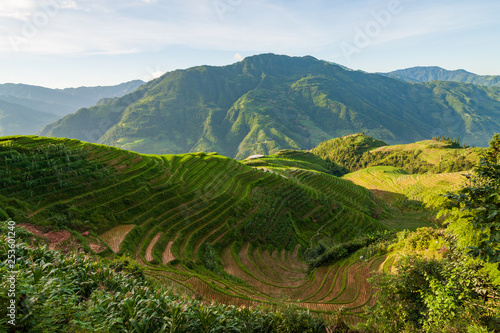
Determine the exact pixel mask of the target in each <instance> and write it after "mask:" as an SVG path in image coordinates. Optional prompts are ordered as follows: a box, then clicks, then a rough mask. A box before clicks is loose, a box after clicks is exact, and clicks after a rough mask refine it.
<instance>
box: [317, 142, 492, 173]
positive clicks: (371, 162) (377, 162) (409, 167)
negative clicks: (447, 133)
mask: <svg viewBox="0 0 500 333" xmlns="http://www.w3.org/2000/svg"><path fill="white" fill-rule="evenodd" d="M482 150H483V148H470V147H467V146H466V145H463V146H461V145H460V142H459V140H458V138H456V139H453V140H451V139H445V138H442V139H439V138H435V139H433V140H423V141H418V142H415V143H409V144H400V145H392V146H389V145H387V144H386V143H385V142H383V141H380V140H376V139H374V138H372V137H369V136H367V135H365V134H364V133H357V134H351V135H347V136H343V137H340V138H335V139H332V140H328V141H324V142H322V143H320V144H319V145H318V146H317V147H316V148H314V149H312V150H311V152H312V153H313V154H315V155H317V156H318V157H320V158H321V159H324V160H326V161H329V162H330V163H331V164H332V165H335V166H336V168H337V170H339V171H345V172H344V174H345V173H348V172H353V171H357V170H361V169H364V168H367V167H371V166H393V167H397V168H401V169H404V170H405V171H406V172H408V173H442V172H458V171H467V170H470V169H471V168H472V167H473V166H474V165H475V164H477V163H478V162H479V155H480V153H481V151H482Z"/></svg>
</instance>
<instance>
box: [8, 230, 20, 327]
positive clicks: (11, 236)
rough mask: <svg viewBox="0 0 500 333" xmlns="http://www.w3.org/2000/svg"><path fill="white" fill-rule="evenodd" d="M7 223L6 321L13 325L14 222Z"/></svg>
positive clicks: (14, 286) (14, 291)
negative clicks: (7, 301)
mask: <svg viewBox="0 0 500 333" xmlns="http://www.w3.org/2000/svg"><path fill="white" fill-rule="evenodd" d="M7 224H8V229H9V231H8V233H7V238H6V241H7V244H8V247H9V249H8V251H7V254H8V255H7V267H8V269H9V270H8V274H7V276H6V279H7V288H8V289H7V297H8V298H9V303H8V305H7V322H8V323H9V325H12V326H15V325H16V315H17V309H16V280H17V277H16V274H17V271H16V261H17V260H16V259H17V258H16V222H14V221H9V222H7Z"/></svg>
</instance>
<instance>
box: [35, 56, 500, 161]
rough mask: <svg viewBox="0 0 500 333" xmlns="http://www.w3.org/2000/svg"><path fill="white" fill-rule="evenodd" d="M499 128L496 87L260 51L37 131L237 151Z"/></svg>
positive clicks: (479, 134)
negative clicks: (405, 77)
mask: <svg viewBox="0 0 500 333" xmlns="http://www.w3.org/2000/svg"><path fill="white" fill-rule="evenodd" d="M498 128H500V88H496V87H490V88H487V87H482V86H475V85H470V84H462V83H455V82H432V83H424V84H409V83H406V82H401V81H400V80H395V79H391V78H387V77H384V76H381V75H377V74H368V73H364V72H359V71H349V70H345V69H343V68H341V67H339V66H337V65H335V64H331V63H328V62H325V61H320V60H317V59H315V58H313V57H310V56H306V57H288V56H280V55H274V54H263V55H258V56H253V57H248V58H245V59H244V60H243V61H241V62H238V63H235V64H233V65H229V66H224V67H213V66H198V67H193V68H190V69H187V70H176V71H173V72H170V73H167V74H165V75H163V76H162V77H160V78H158V79H156V80H154V81H151V82H149V83H147V84H145V85H143V86H141V87H140V88H139V89H138V90H136V91H134V92H133V93H131V94H128V95H126V96H124V97H122V98H118V99H116V100H114V101H112V102H111V103H109V104H106V105H99V106H94V107H91V108H87V109H82V110H79V111H78V112H77V113H75V114H73V115H69V116H67V117H65V118H63V119H60V120H58V121H57V122H55V123H53V124H51V125H49V126H47V127H46V128H45V129H44V130H43V131H42V132H41V135H45V136H54V137H71V138H76V139H80V140H85V141H90V142H98V143H103V144H107V145H112V146H117V147H120V148H124V149H129V150H134V151H138V152H142V153H162V154H163V153H181V152H195V151H217V152H219V153H220V154H223V155H225V156H231V157H235V158H236V159H243V158H245V157H247V156H249V155H252V154H265V155H267V154H272V153H275V152H277V151H279V150H281V149H311V148H313V147H315V146H316V145H318V144H319V143H320V142H322V141H325V140H328V139H331V138H334V137H339V136H343V135H346V134H352V133H359V132H365V133H366V134H367V135H370V136H373V137H375V138H377V139H380V140H383V141H385V142H388V143H405V142H415V141H418V140H424V139H430V138H431V137H433V136H436V135H438V136H441V135H444V136H449V137H460V138H462V139H463V140H465V141H466V142H467V143H468V144H472V145H479V146H481V145H484V146H486V145H487V142H488V140H489V139H490V138H491V136H492V135H493V134H494V133H495V132H497V131H498Z"/></svg>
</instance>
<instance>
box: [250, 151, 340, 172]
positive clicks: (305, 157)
mask: <svg viewBox="0 0 500 333" xmlns="http://www.w3.org/2000/svg"><path fill="white" fill-rule="evenodd" d="M241 162H242V163H243V164H246V165H248V166H252V167H271V168H296V169H304V170H313V171H319V172H324V173H331V174H334V175H342V171H343V168H340V167H338V166H335V165H333V164H332V163H329V162H327V161H326V160H324V159H322V158H319V157H318V156H316V155H314V154H312V153H310V152H306V151H301V150H280V151H279V152H277V153H276V154H274V155H268V156H263V157H260V158H255V159H246V160H243V161H241Z"/></svg>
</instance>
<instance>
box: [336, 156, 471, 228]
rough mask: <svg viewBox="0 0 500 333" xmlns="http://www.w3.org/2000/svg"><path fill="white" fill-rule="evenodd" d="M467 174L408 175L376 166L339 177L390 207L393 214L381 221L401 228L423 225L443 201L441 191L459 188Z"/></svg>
mask: <svg viewBox="0 0 500 333" xmlns="http://www.w3.org/2000/svg"><path fill="white" fill-rule="evenodd" d="M467 173H468V172H466V171H462V172H452V173H440V174H409V173H407V172H406V171H404V170H401V169H398V168H395V167H390V166H376V167H369V168H366V169H363V170H359V171H356V172H352V173H349V174H347V175H345V176H343V179H347V180H350V181H352V182H353V183H354V184H357V185H360V186H364V187H365V188H367V189H369V190H370V191H371V192H372V193H374V194H375V195H376V196H377V197H379V198H380V199H381V200H382V201H383V202H385V203H386V204H387V207H388V208H389V209H391V208H392V213H393V214H392V215H393V216H392V217H391V218H389V219H387V220H385V221H383V222H384V224H385V225H387V226H388V227H391V228H397V229H404V228H408V227H411V226H412V225H414V226H415V227H419V226H427V225H428V222H425V221H429V220H432V219H433V218H432V216H433V211H434V210H436V209H437V208H438V207H439V205H440V204H441V203H442V202H443V201H444V200H445V198H444V197H443V196H441V194H444V193H446V192H447V191H452V190H456V189H458V188H460V185H461V184H462V183H463V182H464V181H465V180H466V178H465V175H466V174H467ZM394 211H399V214H398V213H394ZM401 211H404V214H401ZM409 211H413V213H411V212H409Z"/></svg>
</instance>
